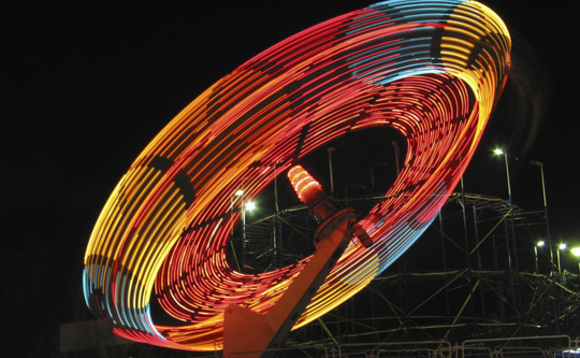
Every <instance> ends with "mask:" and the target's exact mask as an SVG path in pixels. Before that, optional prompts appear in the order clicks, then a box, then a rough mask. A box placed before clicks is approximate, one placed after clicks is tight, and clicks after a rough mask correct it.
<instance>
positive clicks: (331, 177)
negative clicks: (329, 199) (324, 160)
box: [327, 147, 334, 194]
mask: <svg viewBox="0 0 580 358" xmlns="http://www.w3.org/2000/svg"><path fill="white" fill-rule="evenodd" d="M327 151H328V171H329V172H330V192H331V193H332V194H334V177H333V173H332V152H334V148H333V147H330V148H328V149H327Z"/></svg>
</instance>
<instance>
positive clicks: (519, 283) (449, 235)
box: [232, 192, 580, 346]
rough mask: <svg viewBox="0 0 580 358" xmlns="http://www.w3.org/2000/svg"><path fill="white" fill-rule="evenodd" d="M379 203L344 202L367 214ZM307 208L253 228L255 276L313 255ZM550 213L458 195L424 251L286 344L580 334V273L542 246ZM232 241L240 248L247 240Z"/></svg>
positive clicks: (411, 253) (261, 221)
mask: <svg viewBox="0 0 580 358" xmlns="http://www.w3.org/2000/svg"><path fill="white" fill-rule="evenodd" d="M376 200H380V198H373V197H365V198H362V199H351V200H348V202H347V203H344V205H348V206H352V207H355V208H357V209H358V210H360V211H363V212H364V210H365V208H368V207H370V206H372V205H373V204H374V203H375V201H376ZM304 210H305V208H304V207H293V208H289V209H286V210H281V211H279V212H278V213H274V214H273V215H269V216H266V217H263V218H260V219H258V220H255V221H253V222H251V224H249V225H248V227H247V228H246V230H247V240H248V241H247V245H248V246H247V249H248V253H249V254H248V262H246V263H245V265H246V267H247V268H248V269H249V270H256V271H260V270H269V269H272V268H273V267H276V265H286V264H289V263H291V262H293V261H298V260H299V259H300V257H301V256H302V255H308V254H309V245H308V244H307V242H308V241H307V239H308V237H309V235H311V231H312V227H313V226H312V223H310V222H308V220H307V216H306V215H305V213H304ZM512 212H513V215H511V213H512ZM543 214H544V211H543V210H540V211H524V210H523V209H522V208H519V207H518V206H515V205H510V203H509V201H507V200H503V199H501V198H496V197H489V196H484V195H479V194H466V193H462V192H456V193H454V194H453V195H452V196H451V197H450V199H449V200H448V202H447V204H446V205H445V206H444V207H443V208H442V210H441V211H440V214H439V216H438V221H437V222H435V223H434V224H433V225H432V226H431V227H430V229H429V230H428V231H427V232H426V233H425V235H424V237H423V238H422V239H421V240H420V241H419V242H418V243H417V244H416V247H414V248H412V249H410V250H409V252H408V253H407V254H405V255H403V256H402V257H401V258H400V259H399V261H398V262H397V263H396V264H395V265H393V266H392V267H391V268H390V269H388V270H386V271H385V272H384V273H383V274H382V275H381V276H379V277H377V278H375V280H373V282H372V283H371V284H370V285H369V286H368V287H367V288H365V289H364V290H363V291H361V292H360V293H359V294H358V295H357V296H355V297H353V298H351V299H350V300H349V301H347V302H346V303H345V304H344V305H343V306H340V307H338V308H336V309H335V310H333V311H332V312H331V313H329V314H328V315H326V316H324V317H322V318H320V319H318V320H317V321H315V322H313V323H311V324H310V325H309V326H307V327H304V328H303V329H301V330H299V331H296V332H295V333H294V334H293V335H291V336H290V338H289V341H288V342H287V343H288V344H289V345H290V346H292V345H294V346H310V345H324V346H332V345H338V344H347V343H361V342H368V341H373V342H383V343H386V342H393V341H394V342H402V341H425V340H427V341H430V340H441V339H443V340H445V341H450V342H461V341H464V340H468V339H477V338H482V337H521V336H535V335H558V334H567V335H571V336H573V337H576V336H578V335H580V310H579V308H580V277H579V275H578V274H576V273H570V272H566V271H564V272H558V270H557V269H556V267H557V265H556V264H555V263H554V262H553V261H551V255H550V250H549V249H548V248H545V249H544V250H543V251H540V253H539V254H538V252H537V251H536V250H535V248H536V246H535V245H536V243H537V241H538V240H539V239H540V238H545V237H546V234H547V230H548V229H549V227H548V225H547V223H546V216H545V215H543ZM511 220H514V223H513V225H512V222H511ZM512 228H513V229H515V231H512ZM233 242H234V243H235V246H234V247H238V246H239V245H240V240H239V239H236V238H234V240H233ZM232 253H233V252H232ZM537 263H539V265H537ZM538 269H539V270H538Z"/></svg>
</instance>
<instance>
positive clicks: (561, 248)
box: [557, 244, 568, 273]
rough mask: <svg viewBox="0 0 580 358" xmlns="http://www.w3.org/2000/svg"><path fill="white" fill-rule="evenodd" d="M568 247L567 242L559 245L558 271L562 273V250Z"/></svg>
mask: <svg viewBox="0 0 580 358" xmlns="http://www.w3.org/2000/svg"><path fill="white" fill-rule="evenodd" d="M567 247H568V245H566V244H560V245H558V252H557V253H558V273H562V254H561V252H562V251H563V250H566V248H567Z"/></svg>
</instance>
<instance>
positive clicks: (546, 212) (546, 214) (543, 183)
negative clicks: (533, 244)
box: [530, 160, 554, 267]
mask: <svg viewBox="0 0 580 358" xmlns="http://www.w3.org/2000/svg"><path fill="white" fill-rule="evenodd" d="M530 164H531V165H535V166H537V167H540V176H541V179H542V199H543V200H544V218H545V220H546V235H547V239H548V245H549V246H550V260H551V261H552V267H554V266H553V262H554V252H553V250H552V236H551V234H550V220H549V219H548V199H547V197H546V179H545V177H544V163H542V162H539V161H537V160H531V161H530Z"/></svg>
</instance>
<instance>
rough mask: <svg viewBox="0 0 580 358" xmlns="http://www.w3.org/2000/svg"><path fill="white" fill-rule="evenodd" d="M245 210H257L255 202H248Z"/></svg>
mask: <svg viewBox="0 0 580 358" xmlns="http://www.w3.org/2000/svg"><path fill="white" fill-rule="evenodd" d="M244 208H246V211H252V210H254V209H255V208H256V204H254V202H253V201H248V202H247V203H246V204H245V205H244Z"/></svg>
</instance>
